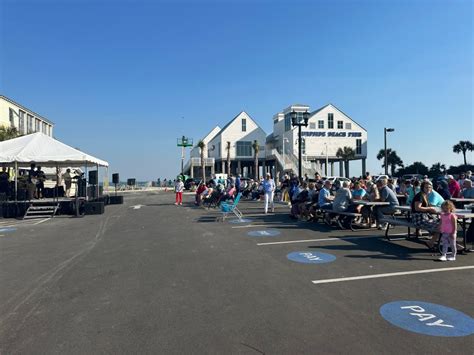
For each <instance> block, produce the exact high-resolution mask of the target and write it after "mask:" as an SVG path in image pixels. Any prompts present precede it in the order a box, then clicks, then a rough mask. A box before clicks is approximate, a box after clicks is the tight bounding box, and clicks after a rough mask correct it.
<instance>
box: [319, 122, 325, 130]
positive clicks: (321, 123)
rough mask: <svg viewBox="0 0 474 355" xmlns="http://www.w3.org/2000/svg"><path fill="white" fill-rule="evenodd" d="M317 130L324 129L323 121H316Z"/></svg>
mask: <svg viewBox="0 0 474 355" xmlns="http://www.w3.org/2000/svg"><path fill="white" fill-rule="evenodd" d="M318 128H319V129H324V121H323V120H319V121H318Z"/></svg>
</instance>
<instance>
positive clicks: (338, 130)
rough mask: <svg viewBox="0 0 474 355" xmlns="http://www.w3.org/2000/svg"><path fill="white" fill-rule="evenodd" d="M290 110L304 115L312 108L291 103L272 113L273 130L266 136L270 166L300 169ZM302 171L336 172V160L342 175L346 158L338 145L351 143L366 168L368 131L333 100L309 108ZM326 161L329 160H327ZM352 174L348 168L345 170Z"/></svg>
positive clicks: (302, 134) (358, 158)
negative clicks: (339, 153)
mask: <svg viewBox="0 0 474 355" xmlns="http://www.w3.org/2000/svg"><path fill="white" fill-rule="evenodd" d="M291 112H296V113H297V116H298V118H299V119H301V120H302V119H303V112H309V106H307V105H299V104H297V105H292V106H289V107H287V108H286V109H285V110H283V111H282V112H279V113H277V114H276V115H274V116H273V133H272V134H271V135H270V136H268V138H267V156H266V160H267V163H266V164H267V166H269V165H270V166H272V167H273V168H274V169H276V170H277V171H281V170H293V171H295V172H296V171H298V169H297V164H298V161H297V157H298V144H299V142H298V127H292V125H291V117H290V115H291ZM301 131H302V132H301V138H302V156H303V159H302V160H303V169H302V170H303V173H308V174H309V175H312V174H314V173H315V172H320V173H321V175H335V174H336V173H335V170H334V163H335V162H339V175H343V173H342V172H343V160H342V159H341V158H340V157H338V156H337V151H338V149H339V148H344V147H350V148H352V149H353V150H354V152H355V156H354V157H353V158H352V159H351V160H361V163H362V173H363V174H364V173H365V170H366V158H367V131H366V130H365V128H364V127H362V126H361V125H360V124H358V123H357V122H355V121H354V120H353V119H352V118H350V117H349V116H348V115H346V114H345V113H344V112H342V111H341V110H339V109H338V108H337V107H336V106H334V105H332V104H327V105H325V106H323V107H321V108H319V109H317V110H315V111H313V112H310V115H309V120H308V126H307V127H302V129H301ZM326 162H327V164H326ZM345 175H347V176H349V172H346V174H345Z"/></svg>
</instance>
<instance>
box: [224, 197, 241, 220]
mask: <svg viewBox="0 0 474 355" xmlns="http://www.w3.org/2000/svg"><path fill="white" fill-rule="evenodd" d="M241 196H242V193H240V192H239V193H238V194H237V196H236V197H235V199H234V203H233V204H228V203H226V202H222V203H221V212H222V222H224V220H225V219H226V217H227V216H228V215H229V213H231V212H232V213H233V214H234V215H235V216H236V217H237V218H238V219H239V220H241V219H242V217H243V214H242V212H240V211H239V209H238V208H237V205H238V204H239V201H240V197H241Z"/></svg>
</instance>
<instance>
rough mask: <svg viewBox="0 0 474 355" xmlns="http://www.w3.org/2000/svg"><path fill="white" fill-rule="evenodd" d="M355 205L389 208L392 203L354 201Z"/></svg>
mask: <svg viewBox="0 0 474 355" xmlns="http://www.w3.org/2000/svg"><path fill="white" fill-rule="evenodd" d="M353 203H354V204H356V205H364V206H388V205H390V202H382V201H366V200H354V201H353Z"/></svg>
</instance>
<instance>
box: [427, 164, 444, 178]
mask: <svg viewBox="0 0 474 355" xmlns="http://www.w3.org/2000/svg"><path fill="white" fill-rule="evenodd" d="M445 170H446V165H444V164H441V163H435V164H433V165H432V166H431V168H430V171H429V175H430V176H431V177H437V176H439V175H442V174H443V173H444V172H445Z"/></svg>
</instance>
